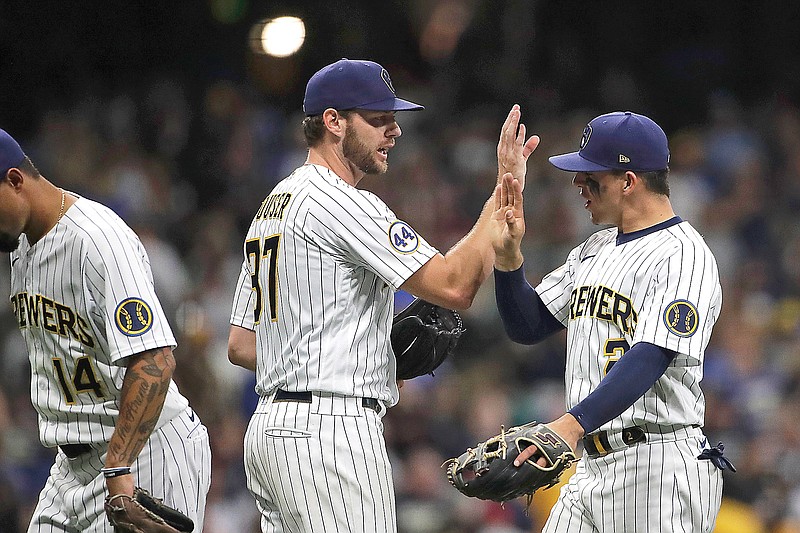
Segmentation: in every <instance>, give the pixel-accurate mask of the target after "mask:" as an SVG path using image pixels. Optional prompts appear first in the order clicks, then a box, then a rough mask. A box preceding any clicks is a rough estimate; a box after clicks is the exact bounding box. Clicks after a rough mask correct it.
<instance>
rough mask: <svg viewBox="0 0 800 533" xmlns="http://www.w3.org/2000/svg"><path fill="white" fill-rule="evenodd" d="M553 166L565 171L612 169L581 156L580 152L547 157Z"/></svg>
mask: <svg viewBox="0 0 800 533" xmlns="http://www.w3.org/2000/svg"><path fill="white" fill-rule="evenodd" d="M548 161H550V164H551V165H553V166H554V167H556V168H558V169H561V170H566V171H567V172H604V171H606V170H612V169H611V167H606V166H603V165H598V164H597V163H593V162H592V161H589V160H588V159H586V158H585V157H583V156H582V155H581V154H580V152H571V153H569V154H562V155H554V156H552V157H550V158H549V159H548Z"/></svg>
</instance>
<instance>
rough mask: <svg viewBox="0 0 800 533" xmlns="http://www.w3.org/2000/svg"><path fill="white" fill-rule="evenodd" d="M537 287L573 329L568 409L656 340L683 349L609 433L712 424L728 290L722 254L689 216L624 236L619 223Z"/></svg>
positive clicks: (569, 333) (569, 329)
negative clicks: (714, 374)
mask: <svg viewBox="0 0 800 533" xmlns="http://www.w3.org/2000/svg"><path fill="white" fill-rule="evenodd" d="M618 237H619V238H620V242H619V243H618V242H617V240H618ZM536 292H537V293H538V294H539V295H540V296H541V298H542V300H543V301H544V303H545V304H546V305H547V307H548V309H549V310H550V312H552V313H553V315H554V316H555V317H556V318H557V319H558V320H560V321H561V322H562V323H563V324H564V325H565V326H567V369H566V389H567V409H571V408H572V407H574V406H575V405H576V404H577V403H578V402H580V401H581V400H583V399H584V398H585V397H586V396H588V395H589V393H590V392H592V391H593V390H594V389H595V388H597V386H598V385H599V383H600V380H601V379H602V378H603V377H604V376H605V374H606V372H607V371H608V369H609V368H610V365H612V364H613V363H614V362H615V361H616V360H618V359H619V358H620V356H622V355H623V354H624V352H625V351H626V350H627V349H629V348H630V347H631V346H633V345H634V344H636V343H637V342H649V343H651V344H655V345H657V346H661V347H664V348H667V349H669V350H674V351H676V352H677V353H678V355H677V356H676V358H675V360H674V361H673V362H672V364H671V365H670V366H669V368H667V370H666V372H665V373H664V374H663V375H662V376H661V378H659V379H658V381H656V383H655V385H654V386H653V387H652V388H651V389H650V390H648V391H647V392H646V393H645V394H644V396H642V397H641V398H639V399H638V400H637V401H636V402H635V403H634V404H633V405H632V406H631V407H629V408H628V409H627V410H626V411H625V412H623V413H622V414H621V415H620V416H619V417H617V418H615V419H613V420H611V421H610V422H608V423H606V424H604V425H603V426H602V427H601V429H615V430H618V429H622V428H624V427H629V426H633V425H637V424H638V425H642V424H643V423H652V424H657V425H660V426H668V425H673V424H674V425H681V426H682V425H692V424H698V425H702V424H703V417H704V413H705V399H704V397H703V393H702V392H701V390H700V380H701V379H702V377H703V359H704V352H705V349H706V346H707V345H708V341H709V339H710V337H711V329H712V327H713V325H714V323H715V322H716V320H717V317H718V316H719V312H720V308H721V306H722V289H721V288H720V284H719V273H718V271H717V263H716V260H715V259H714V256H713V255H712V253H711V251H710V250H709V249H708V247H707V246H706V244H705V242H704V240H703V238H702V237H701V236H700V234H699V233H697V231H695V229H694V228H693V227H692V226H691V225H690V224H689V223H688V222H683V221H681V220H680V218H678V217H675V218H673V219H671V220H669V221H667V222H664V223H662V224H659V225H657V226H654V227H653V228H648V229H645V230H641V231H639V232H633V233H630V234H624V235H621V236H620V235H619V233H618V231H617V229H616V228H609V229H606V230H602V231H599V232H597V233H595V234H593V235H592V236H590V237H589V238H588V239H587V240H586V241H585V242H584V243H583V244H581V245H580V246H578V247H577V248H575V249H573V250H572V251H571V252H570V254H569V256H568V258H567V261H566V263H565V264H564V265H562V266H561V267H559V268H557V269H556V270H554V271H553V272H551V273H550V274H548V275H547V276H545V278H544V279H543V280H542V282H541V283H540V284H539V285H538V286H537V287H536Z"/></svg>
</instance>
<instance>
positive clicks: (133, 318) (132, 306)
mask: <svg viewBox="0 0 800 533" xmlns="http://www.w3.org/2000/svg"><path fill="white" fill-rule="evenodd" d="M114 316H115V318H116V320H117V328H119V330H120V331H121V332H122V333H124V334H125V335H127V336H129V337H136V336H137V335H141V334H142V333H144V332H146V331H147V330H149V329H150V328H151V327H152V326H153V312H152V311H151V310H150V306H149V305H147V302H145V301H144V300H141V299H139V298H127V299H125V300H123V301H122V302H120V304H119V305H118V306H117V311H116V312H115V313H114Z"/></svg>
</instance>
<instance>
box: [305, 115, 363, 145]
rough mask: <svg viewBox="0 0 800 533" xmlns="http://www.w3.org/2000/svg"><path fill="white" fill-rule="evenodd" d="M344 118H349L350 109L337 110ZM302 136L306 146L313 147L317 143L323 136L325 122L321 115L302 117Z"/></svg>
mask: <svg viewBox="0 0 800 533" xmlns="http://www.w3.org/2000/svg"><path fill="white" fill-rule="evenodd" d="M337 112H338V113H339V114H340V115H341V116H343V117H344V118H349V117H350V115H351V114H352V113H353V110H352V109H347V110H344V111H337ZM303 136H304V137H305V138H306V146H308V147H309V148H313V147H314V146H316V145H318V144H319V143H320V141H321V140H322V138H323V137H324V136H325V122H324V121H323V120H322V115H312V116H310V117H306V118H304V119H303Z"/></svg>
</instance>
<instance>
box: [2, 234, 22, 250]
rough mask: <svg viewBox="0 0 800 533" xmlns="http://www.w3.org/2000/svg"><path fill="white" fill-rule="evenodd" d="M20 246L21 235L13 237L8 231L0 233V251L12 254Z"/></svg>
mask: <svg viewBox="0 0 800 533" xmlns="http://www.w3.org/2000/svg"><path fill="white" fill-rule="evenodd" d="M18 247H19V236H16V237H12V236H11V235H9V234H8V233H0V252H2V253H6V254H10V253H11V252H13V251H14V250H16V249H17V248H18Z"/></svg>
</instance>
